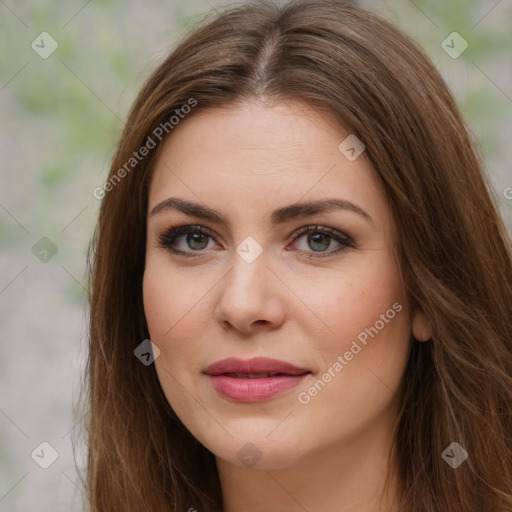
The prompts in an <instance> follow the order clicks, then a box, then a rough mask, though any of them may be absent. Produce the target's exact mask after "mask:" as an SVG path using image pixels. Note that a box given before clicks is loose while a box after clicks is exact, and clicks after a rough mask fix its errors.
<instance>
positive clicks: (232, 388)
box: [209, 373, 309, 402]
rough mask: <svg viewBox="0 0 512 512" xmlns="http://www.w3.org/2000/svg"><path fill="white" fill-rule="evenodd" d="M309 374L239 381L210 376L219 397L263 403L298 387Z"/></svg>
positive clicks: (221, 376) (225, 376) (223, 376)
mask: <svg viewBox="0 0 512 512" xmlns="http://www.w3.org/2000/svg"><path fill="white" fill-rule="evenodd" d="M308 375H309V373H305V374H302V375H283V376H280V377H264V378H261V379H237V378H233V377H228V376H227V375H215V376H214V375H209V377H210V381H211V383H212V386H213V388H214V389H215V391H217V393H219V395H222V396H223V397H225V398H229V399H230V400H234V401H235V402H261V401H263V400H268V399H270V398H272V397H274V396H278V395H280V394H282V393H284V392H285V391H288V390H289V389H292V388H294V387H295V386H297V385H298V384H299V383H300V382H301V381H302V380H304V378H305V377H307V376H308Z"/></svg>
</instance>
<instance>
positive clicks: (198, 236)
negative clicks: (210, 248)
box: [187, 233, 208, 250]
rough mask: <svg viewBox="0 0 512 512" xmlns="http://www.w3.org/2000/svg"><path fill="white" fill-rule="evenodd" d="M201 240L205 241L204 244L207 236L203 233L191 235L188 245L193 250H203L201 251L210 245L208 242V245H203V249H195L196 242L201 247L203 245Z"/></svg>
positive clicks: (188, 238) (188, 237)
mask: <svg viewBox="0 0 512 512" xmlns="http://www.w3.org/2000/svg"><path fill="white" fill-rule="evenodd" d="M201 239H204V240H203V242H204V241H205V240H206V236H205V235H203V234H202V233H193V234H189V235H188V236H187V243H188V244H189V247H190V248H191V249H196V250H201V249H204V248H205V247H206V245H208V242H207V243H206V245H204V243H203V246H202V247H194V246H193V244H195V243H196V242H198V243H199V245H201Z"/></svg>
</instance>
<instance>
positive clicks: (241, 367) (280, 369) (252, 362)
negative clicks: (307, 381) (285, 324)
mask: <svg viewBox="0 0 512 512" xmlns="http://www.w3.org/2000/svg"><path fill="white" fill-rule="evenodd" d="M204 373H206V374H208V375H222V374H224V373H283V374H286V375H302V374H304V373H310V370H308V369H307V368H300V367H297V366H295V365H293V364H291V363H287V362H286V361H280V360H278V359H270V358H268V357H255V358H253V359H246V360H243V359H237V358H235V357H229V358H227V359H222V360H220V361H217V362H215V363H213V364H211V365H210V366H208V368H206V369H205V370H204Z"/></svg>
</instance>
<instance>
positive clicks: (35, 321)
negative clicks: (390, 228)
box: [0, 0, 512, 512]
mask: <svg viewBox="0 0 512 512" xmlns="http://www.w3.org/2000/svg"><path fill="white" fill-rule="evenodd" d="M363 4H364V5H365V6H366V7H368V8H369V9H371V10H373V11H375V12H377V13H379V14H381V15H382V16H384V17H385V18H387V19H389V20H391V21H392V22H393V23H395V24H396V25H398V26H399V27H400V28H402V29H403V30H404V31H405V32H406V33H408V34H409V35H411V36H412V37H413V38H414V39H415V40H416V41H418V42H419V43H420V45H421V46H422V47H423V48H424V49H425V51H426V53H427V54H428V55H429V56H430V57H431V58H432V60H433V61H434V63H435V64H436V66H437V68H438V69H439V70H440V71H441V73H442V74H443V76H444V77H445V79H446V81H447V83H448V84H449V86H450V87H451V89H452V91H453V92H454V94H455V96H456V98H457V100H458V102H459V105H460V106H461V109H462V111H463V113H464V115H465V117H466V120H467V122H468V123H469V125H470V127H471V130H472V132H473V135H474V138H475V141H476V142H477V144H478V145H479V147H480V150H481V154H482V157H483V158H484V160H485V162H486V166H487V169H488V172H489V174H490V176H491V178H492V181H493V185H494V189H495V191H496V196H497V197H498V198H499V202H500V206H501V208H502V212H503V215H504V217H505V218H506V222H507V226H508V227H509V228H510V227H511V226H512V190H511V194H510V196H509V199H507V197H505V196H506V195H507V194H506V192H505V191H506V190H507V189H508V187H512V171H511V166H510V163H511V162H512V144H511V143H510V141H511V140H512V51H511V50H512V31H511V30H510V27H511V26H512V3H511V2H510V0H501V1H497V0H490V1H475V0H465V1H462V0H460V1H459V0H453V1H450V2H439V1H435V2H434V1H429V0H415V1H414V2H412V1H410V0H396V1H388V2H377V1H374V2H371V1H366V2H363ZM226 5H228V3H227V2H224V1H221V0H218V1H213V0H210V1H208V2H206V1H205V0H172V1H169V0H167V1H163V0H153V1H150V2H136V1H134V0H129V1H124V2H121V1H119V0H92V1H87V0H80V1H78V0H73V1H69V2H59V1H57V0H43V1H40V2H26V1H22V2H15V1H14V0H5V1H0V42H1V50H0V112H1V125H0V162H1V163H0V173H1V174H0V178H1V185H0V246H1V251H0V326H1V329H2V343H1V344H0V512H1V511H4V512H5V511H6V512H17V511H19V512H30V511H36V510H37V511H38V512H59V511H68V512H69V511H72V512H74V511H79V510H81V494H82V484H81V482H80V479H79V476H78V473H77V469H76V467H75V462H74V456H73V450H72V446H71V437H72V435H73V434H74V433H75V432H76V431H77V429H79V428H80V419H81V418H80V417H77V416H76V415H74V414H73V410H72V404H73V400H74V398H75V396H76V392H77V391H78V386H79V382H80V380H79V379H80V372H81V369H82V367H83V364H84V361H85V339H86V329H87V326H86V318H87V310H86V305H85V282H86V277H85V270H86V268H85V255H86V250H87V246H88V243H89V240H90V238H91V236H92V232H93V229H94V225H95V222H96V217H97V213H98V207H99V201H98V200H97V199H96V198H95V197H94V196H93V190H94V188H95V187H98V186H101V185H102V183H103V182H104V181H105V178H106V175H107V172H108V168H109V164H110V161H111V158H112V156H113V151H114V147H115V144H116V142H117V138H118V136H119V134H120V131H121V128H122V125H123V120H124V119H125V117H126V114H127V112H128V109H129V107H130V105H131V103H132V101H133V100H134V98H135V95H136V93H137V91H138V90H139V88H140V86H141V85H142V83H143V81H144V80H145V78H146V77H147V76H148V75H149V73H150V72H151V71H152V70H153V69H154V68H155V67H156V66H157V65H158V64H159V63H160V62H161V61H162V59H163V58H164V57H165V55H166V54H167V53H168V51H169V50H170V49H171V47H172V46H174V44H175V43H176V41H177V40H178V39H179V38H181V37H182V36H183V35H184V34H185V33H186V32H187V30H188V29H190V28H191V27H193V25H194V23H195V22H197V21H198V20H200V19H201V18H202V17H203V16H205V15H206V14H207V13H208V12H210V11H211V10H212V9H221V8H222V7H224V6H226ZM42 32H47V33H48V34H49V35H50V36H51V38H49V37H48V36H46V35H44V36H40V34H41V33H42ZM452 32H458V33H459V34H460V35H461V36H462V37H463V38H464V40H466V41H467V43H468V45H469V46H468V48H467V50H466V51H465V52H464V53H463V54H462V55H461V56H460V57H458V58H452V57H450V56H449V55H448V54H447V53H446V52H445V50H444V49H443V48H442V47H441V43H442V42H443V41H444V40H445V39H446V38H447V36H448V35H449V34H451V33H452ZM41 38H43V43H41ZM52 39H53V40H54V41H56V44H57V45H58V47H57V48H56V50H55V51H54V52H53V53H52V54H51V55H49V56H47V58H42V57H41V56H40V55H39V54H38V53H37V52H36V48H37V49H38V50H39V52H40V53H43V54H44V52H47V51H49V50H50V49H51V44H53V43H52ZM33 41H35V43H34V45H36V46H35V48H34V49H33V48H32V46H31V44H32V42H33ZM37 45H39V46H37ZM511 231H512V230H511ZM36 244H37V245H36ZM34 247H35V248H34ZM41 442H47V443H49V444H50V445H51V446H52V447H53V448H54V449H55V451H56V453H57V454H58V457H57V458H56V460H55V461H54V462H53V464H51V466H50V467H48V469H43V468H42V467H40V464H38V463H37V461H38V460H39V462H41V461H42V459H43V458H44V457H39V458H38V457H37V454H39V455H40V454H41V453H45V457H46V461H47V462H48V461H49V460H50V459H49V458H48V457H51V453H53V452H50V451H49V449H48V448H47V447H46V445H42V447H41V445H40V443H41ZM34 450H35V451H34ZM41 450H43V452H41ZM31 454H33V456H32V457H31ZM82 456H83V447H82V449H81V450H80V449H79V450H78V452H77V454H76V459H77V464H78V466H80V465H81V460H82Z"/></svg>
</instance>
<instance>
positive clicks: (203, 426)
mask: <svg viewBox="0 0 512 512" xmlns="http://www.w3.org/2000/svg"><path fill="white" fill-rule="evenodd" d="M349 135H350V132H345V133H344V132H342V131H341V130H340V129H339V128H337V127H336V126H335V125H334V124H333V123H329V122H327V121H326V120H325V119H324V118H322V117H321V116H320V115H319V114H317V113H316V111H314V110H312V109H311V108H309V107H307V106H305V105H302V104H300V103H289V104H281V105H279V106H277V107H272V108H270V107H266V106H264V105H263V104H262V103H259V102H257V101H253V102H246V103H245V104H244V105H243V107H238V108H236V109H230V110H227V109H216V110H207V111H203V112H201V113H197V114H195V115H194V116H193V117H191V118H190V119H187V120H185V121H183V122H182V124H181V125H179V126H178V127H176V128H175V129H174V132H173V134H172V136H171V137H170V139H169V140H168V141H167V143H166V145H165V147H164V148H163V152H162V154H161V156H160V158H159V160H158V162H157V164H156V167H155V169H154V175H153V177H152V181H151V184H150V190H149V209H148V226H147V227H148V237H147V252H146V267H145V273H144V286H143V288H144V307H145V314H146V318H147V322H148V327H149V333H150V337H151V340H152V342H153V343H154V344H155V345H156V346H157V347H158V348H159V349H160V355H159V356H158V357H157V358H156V360H155V365H156V370H157V373H158V378H159V380H160V383H161V386H162V388H163V391H164V393H165V395H166V397H167V399H168V401H169V403H170V404H171V406H172V408H173V409H174V411H175V412H176V414H177V415H178V416H179V418H180V419H181V421H182V422H183V423H184V425H185V426H186V427H187V428H188V430H189V431H190V432H191V433H192V434H193V435H194V436H195V437H196V438H197V439H198V440H199V441H200V442H201V443H202V444H203V445H204V446H206V447H207V448H208V449H209V450H210V451H212V452H213V453H214V454H215V455H216V456H217V457H218V458H219V459H220V460H223V461H227V462H228V463H232V464H235V465H238V466H243V465H246V466H248V467H252V466H255V465H256V464H257V466H256V467H258V468H262V469H272V468H274V469H277V468H283V467H286V466H291V465H293V464H298V463H301V462H305V461H307V460H308V457H312V456H316V455H319V454H322V453H333V450H336V449H340V450H342V449H344V448H345V447H347V446H348V445H350V444H351V443H353V442H354V440H356V439H359V440H363V439H365V438H368V439H370V438H371V439H377V438H386V437H387V436H388V433H389V430H390V428H391V425H392V422H393V420H394V419H395V417H396V412H397V408H396V407H397V400H396V398H397V396H398V391H399V389H400V388H399V386H400V382H401V378H402V375H403V372H404V369H405V365H406V361H407V356H408V348H409V342H410V336H411V332H412V329H413V326H414V323H411V319H410V315H409V311H408V310H407V307H406V304H405V295H404V289H403V285H402V282H401V280H400V277H399V269H398V267H397V263H396V261H395V258H394V255H393V252H392V247H391V237H392V234H393V233H392V226H391V220H390V213H389V211H388V208H387V205H386V202H385V199H384V195H383V192H382V190H381V188H380V187H379V184H378V182H377V179H376V177H375V174H374V171H373V169H372V167H371V165H370V164H369V163H368V161H367V160H366V159H365V154H364V152H363V153H362V154H361V156H359V157H357V154H358V153H359V151H360V150H361V149H362V147H361V146H359V145H358V144H357V140H355V141H354V139H353V138H350V139H348V140H347V141H346V142H343V141H344V140H345V139H346V138H347V136H349ZM342 143H343V144H342ZM340 144H341V147H340ZM351 148H353V149H354V151H352V150H351ZM355 157H357V158H355ZM170 198H173V199H174V200H173V201H172V202H171V201H169V199H170ZM166 201H167V203H166ZM321 201H337V202H338V203H337V206H329V205H327V206H325V207H323V208H322V207H316V206H314V204H315V203H317V202H321ZM185 202H186V204H185ZM192 203H193V204H194V205H195V206H194V207H193V208H192V207H191V204H192ZM306 203H308V204H309V203H311V206H300V205H305V204H306ZM292 205H295V206H293V207H292ZM221 219H223V220H221ZM177 226H189V228H187V230H185V231H183V232H180V233H171V232H170V230H171V228H175V227H177ZM191 226H193V227H191ZM305 228H310V229H311V231H310V232H304V229H305ZM413 322H414V320H413ZM228 358H236V359H238V360H239V361H234V362H233V361H231V363H233V364H230V362H229V361H228V362H225V363H220V364H219V365H217V366H214V367H213V369H212V365H213V364H214V363H216V362H219V361H222V360H225V359H228ZM254 358H270V359H274V360H278V362H277V363H276V362H275V361H274V365H272V364H271V363H270V362H269V361H264V360H263V361H261V360H260V361H259V362H258V361H256V362H253V363H254V364H253V365H251V364H250V362H249V363H247V361H249V360H251V359H254ZM240 360H241V361H240ZM285 363H287V364H288V365H293V367H290V366H286V364H285ZM209 367H210V368H209ZM276 373H279V374H280V375H277V376H275V375H274V376H270V375H269V374H276ZM379 436H380V437H379Z"/></svg>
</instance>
